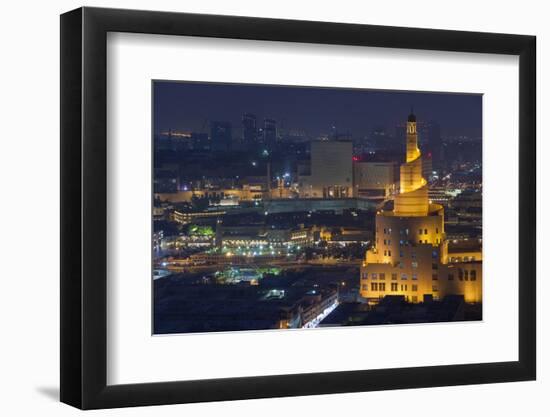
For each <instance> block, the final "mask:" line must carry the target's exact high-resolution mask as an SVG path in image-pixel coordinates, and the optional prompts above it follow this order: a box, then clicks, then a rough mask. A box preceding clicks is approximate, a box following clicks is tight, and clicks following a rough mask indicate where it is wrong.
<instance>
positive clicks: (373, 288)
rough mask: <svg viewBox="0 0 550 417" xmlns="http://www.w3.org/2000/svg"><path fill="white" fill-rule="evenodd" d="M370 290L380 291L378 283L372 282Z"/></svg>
mask: <svg viewBox="0 0 550 417" xmlns="http://www.w3.org/2000/svg"><path fill="white" fill-rule="evenodd" d="M370 290H371V291H378V283H377V282H371V283H370Z"/></svg>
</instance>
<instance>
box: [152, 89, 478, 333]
mask: <svg viewBox="0 0 550 417" xmlns="http://www.w3.org/2000/svg"><path fill="white" fill-rule="evenodd" d="M159 86H160V88H159ZM191 90H193V91H195V90H196V91H195V92H194V93H193V94H191ZM201 91H202V94H199V93H200V92H201ZM154 93H155V94H156V95H155V98H154V101H153V103H154V105H155V109H154V112H153V116H154V118H155V119H154V121H153V123H154V126H155V129H159V132H158V133H157V134H155V135H153V138H152V141H153V144H154V152H153V158H154V161H153V162H154V184H153V193H154V195H153V234H152V248H153V273H152V279H153V287H154V333H155V334H170V333H172V334H174V333H197V332H217V331H242V330H263V329H295V328H303V329H309V328H317V327H333V326H358V325H380V324H388V323H393V324H400V323H431V322H445V321H471V320H481V319H482V279H483V277H482V259H483V254H482V241H483V227H482V201H483V199H482V192H483V187H482V159H483V158H482V142H481V141H480V140H476V139H474V138H464V140H462V139H459V140H451V139H450V138H446V139H447V140H444V139H445V138H444V133H443V131H442V129H443V127H442V126H441V125H442V124H444V123H450V124H453V125H456V126H470V128H472V127H473V126H474V125H475V124H477V123H479V124H480V123H481V112H482V109H481V104H482V101H481V96H475V97H474V96H471V95H456V94H451V95H449V94H444V93H441V94H433V93H430V94H425V93H411V92H408V93H406V92H390V91H385V92H373V91H365V90H342V89H327V88H313V87H311V88H289V87H278V86H269V87H266V86H249V85H231V86H228V85H226V84H223V85H222V84H212V83H202V84H200V83H193V84H192V85H191V84H189V83H175V84H174V83H160V84H155V90H154ZM185 93H187V94H185ZM157 94H158V96H157ZM170 97H172V98H171V99H170ZM290 102H291V103H292V105H291V106H288V105H286V106H285V103H290ZM238 103H240V104H238ZM245 103H252V104H254V105H255V106H256V109H258V108H263V109H268V108H269V109H275V110H278V111H280V113H279V114H278V115H276V114H273V113H274V112H275V111H273V112H271V114H268V115H262V114H258V112H256V114H254V113H253V111H252V109H250V108H246V109H245V108H244V107H243V105H244V104H245ZM354 103H355V105H354ZM359 103H361V104H359ZM365 103H366V104H367V105H368V106H370V107H372V111H373V112H374V111H376V112H378V113H380V114H381V116H380V118H382V114H385V119H384V120H387V121H388V123H389V121H390V120H391V121H392V123H394V125H395V126H394V129H393V131H391V132H385V131H383V130H380V129H372V131H371V132H369V133H368V134H366V135H356V134H354V133H353V132H352V131H351V126H357V129H363V128H362V127H361V126H363V127H364V126H365V117H364V116H365V115H364V110H365V107H364V106H365ZM252 104H247V105H246V107H253V105H252ZM375 104H376V105H375ZM368 106H367V107H368ZM413 108H414V109H413ZM419 108H420V110H418V112H417V109H419ZM191 110H192V111H191ZM422 111H424V112H426V113H428V112H433V113H434V114H435V115H436V116H437V117H438V119H437V118H436V117H430V116H431V115H430V116H428V115H424V117H425V118H422V116H420V115H421V114H422ZM472 112H474V113H475V114H473V113H472ZM191 113H192V114H195V115H200V117H199V116H195V117H198V118H202V119H203V120H202V122H200V123H201V127H200V128H197V129H193V130H183V129H182V130H181V131H178V130H176V127H175V126H170V127H169V128H168V131H167V132H162V129H163V127H162V123H166V121H168V120H169V121H171V122H170V123H171V124H173V122H174V117H176V115H178V118H180V117H183V116H181V115H182V114H183V115H185V118H184V119H185V123H187V124H190V120H192V117H191ZM282 115H285V117H286V116H288V117H290V116H292V117H293V118H294V119H293V120H296V121H300V123H302V125H300V126H292V127H293V128H295V129H297V131H296V132H289V131H288V129H285V124H284V123H286V122H283V121H282V120H280V117H282ZM264 116H265V117H264ZM339 117H341V118H347V119H346V120H347V122H346V123H347V125H348V127H347V128H345V129H339V128H338V126H336V127H334V126H335V125H334V123H333V122H331V123H330V124H329V131H328V132H326V131H323V130H320V129H321V128H320V127H319V126H325V125H326V123H327V118H330V119H331V120H335V119H338V118H339ZM393 117H396V119H395V121H394V120H393ZM235 118H236V119H237V120H236V121H235V120H234V119H235ZM278 118H279V119H278ZM163 120H164V122H163ZM181 120H183V119H181ZM308 120H309V122H308ZM182 123H183V122H182ZM307 123H309V125H310V127H309V129H319V130H318V132H317V133H316V134H314V133H313V132H311V130H310V131H309V132H308V133H304V132H303V131H302V130H301V129H306V125H307ZM296 124H298V122H296ZM479 127H480V126H479ZM159 133H160V134H159Z"/></svg>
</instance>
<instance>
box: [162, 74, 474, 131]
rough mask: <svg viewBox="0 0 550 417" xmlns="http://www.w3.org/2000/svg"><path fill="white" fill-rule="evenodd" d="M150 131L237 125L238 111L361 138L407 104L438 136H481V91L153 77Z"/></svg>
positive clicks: (391, 121) (393, 121)
mask: <svg viewBox="0 0 550 417" xmlns="http://www.w3.org/2000/svg"><path fill="white" fill-rule="evenodd" d="M153 91H154V110H153V111H154V123H155V126H154V130H155V132H156V133H158V132H161V131H166V130H168V129H173V130H192V131H195V132H201V131H202V132H208V122H209V121H229V122H231V123H232V125H233V127H234V128H240V127H241V116H242V114H243V113H246V112H248V113H252V114H254V115H256V117H257V118H258V127H260V126H261V121H262V120H263V119H264V118H272V119H275V120H277V122H278V125H279V126H280V127H282V128H285V129H303V130H305V131H306V132H307V133H308V134H309V135H310V136H313V137H315V136H318V135H320V134H325V133H329V131H330V129H331V126H336V129H337V131H338V132H339V133H344V132H350V133H351V134H352V135H353V136H354V137H363V136H365V135H366V134H368V133H369V132H370V131H371V129H373V128H377V127H385V128H387V129H388V132H389V133H390V134H393V133H394V128H395V126H396V125H397V124H398V123H402V122H405V121H406V117H407V115H408V114H409V112H410V109H411V106H413V107H414V112H415V114H416V116H417V120H418V121H419V122H420V121H426V122H428V121H436V122H438V123H439V124H440V125H441V131H442V135H443V136H446V135H468V136H474V137H477V136H481V117H482V113H481V109H482V96H481V95H473V94H446V93H417V92H400V91H388V90H362V89H344V88H315V87H313V88H311V87H285V86H263V85H247V84H218V83H197V82H193V83H188V82H173V81H155V82H154V84H153Z"/></svg>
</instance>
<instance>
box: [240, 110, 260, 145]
mask: <svg viewBox="0 0 550 417" xmlns="http://www.w3.org/2000/svg"><path fill="white" fill-rule="evenodd" d="M256 123H257V119H256V116H255V115H253V114H251V113H245V114H243V118H242V126H243V143H244V144H245V145H250V144H253V143H256V140H257V139H258V126H257V124H256Z"/></svg>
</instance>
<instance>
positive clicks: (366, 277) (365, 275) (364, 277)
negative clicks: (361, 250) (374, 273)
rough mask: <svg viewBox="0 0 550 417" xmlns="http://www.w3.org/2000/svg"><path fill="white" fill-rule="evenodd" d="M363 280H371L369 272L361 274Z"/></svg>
mask: <svg viewBox="0 0 550 417" xmlns="http://www.w3.org/2000/svg"><path fill="white" fill-rule="evenodd" d="M361 278H363V279H368V278H369V274H368V273H367V272H363V273H362V274H361Z"/></svg>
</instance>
